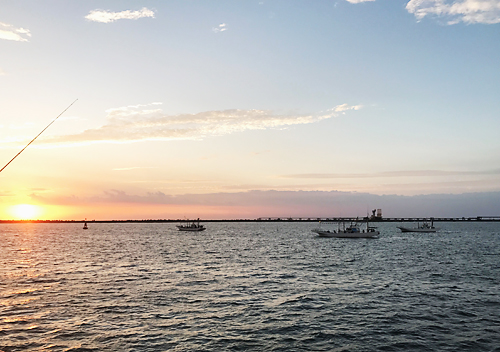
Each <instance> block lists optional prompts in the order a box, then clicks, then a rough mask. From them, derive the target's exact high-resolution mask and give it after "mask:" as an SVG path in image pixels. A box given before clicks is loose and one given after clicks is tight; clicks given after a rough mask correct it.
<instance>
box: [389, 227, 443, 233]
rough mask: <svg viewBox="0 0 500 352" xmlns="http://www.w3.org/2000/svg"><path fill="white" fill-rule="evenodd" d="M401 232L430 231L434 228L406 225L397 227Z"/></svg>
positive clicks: (434, 230)
mask: <svg viewBox="0 0 500 352" xmlns="http://www.w3.org/2000/svg"><path fill="white" fill-rule="evenodd" d="M398 229H400V230H401V232H420V233H432V232H436V231H437V230H436V229H421V228H408V227H398Z"/></svg>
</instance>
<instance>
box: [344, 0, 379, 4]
mask: <svg viewBox="0 0 500 352" xmlns="http://www.w3.org/2000/svg"><path fill="white" fill-rule="evenodd" d="M347 1H348V2H350V3H351V4H359V3H361V2H368V1H375V0H347Z"/></svg>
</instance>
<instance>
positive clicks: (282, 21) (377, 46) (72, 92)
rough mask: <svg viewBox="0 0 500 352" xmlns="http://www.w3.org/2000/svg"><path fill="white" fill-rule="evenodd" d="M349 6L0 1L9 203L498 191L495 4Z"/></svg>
mask: <svg viewBox="0 0 500 352" xmlns="http://www.w3.org/2000/svg"><path fill="white" fill-rule="evenodd" d="M352 2H353V0H352V1H351V2H349V1H346V0H338V1H80V2H76V1H1V0H0V8H1V11H0V53H1V55H0V114H1V120H0V125H1V129H0V147H1V148H0V158H1V159H2V160H4V161H5V163H6V162H7V161H8V160H10V158H11V157H12V156H13V155H14V154H15V153H16V151H17V150H19V148H20V147H22V145H23V143H25V142H26V141H27V140H29V139H31V138H32V137H34V135H36V134H37V133H38V132H39V131H40V130H41V129H42V128H43V127H44V126H45V125H46V124H47V123H48V122H50V121H51V120H52V119H53V118H54V117H55V116H56V115H57V114H58V113H59V112H60V111H62V110H63V109H64V108H65V107H66V106H67V105H69V104H70V103H71V102H72V101H73V100H74V99H76V98H78V99H79V100H78V102H77V103H76V104H75V105H74V106H73V107H72V108H71V109H70V110H69V111H68V112H67V113H66V114H65V115H64V116H63V118H61V120H59V121H57V123H55V124H54V125H53V126H51V128H50V129H49V130H47V132H46V133H45V134H44V135H43V136H42V137H41V138H40V140H39V141H37V143H35V145H33V148H31V147H30V148H31V149H30V150H29V151H28V152H26V153H25V154H24V155H23V156H22V158H20V159H19V160H16V162H15V164H14V163H13V165H12V166H9V169H6V170H5V172H4V173H2V175H1V178H2V180H3V181H4V182H3V183H4V186H3V194H6V195H7V196H5V197H3V198H2V199H3V202H4V204H5V206H6V205H7V204H10V203H12V202H21V199H24V200H22V201H23V202H29V201H30V199H36V200H37V201H38V202H39V203H40V204H42V203H43V202H46V203H47V204H53V205H61V206H62V205H64V204H65V201H64V199H79V200H80V201H81V202H82V203H85V202H90V199H91V197H94V198H92V199H101V200H102V199H106V195H109V193H107V192H109V191H110V190H117V191H120V192H123V193H124V194H127V195H134V196H138V197H143V198H141V199H142V200H141V202H146V203H147V201H145V199H147V197H148V195H150V194H156V193H158V192H160V193H161V194H165V195H177V196H179V197H181V196H182V195H188V194H195V195H201V194H205V195H206V198H207V201H206V202H207V203H206V204H208V205H210V202H211V201H210V199H215V198H216V197H217V196H218V195H220V194H227V193H235V194H237V195H238V197H240V198H238V197H237V196H235V199H241V204H237V202H236V201H235V202H236V203H235V206H240V207H244V204H245V197H246V196H248V194H246V192H250V191H270V190H277V191H292V192H315V191H320V192H330V191H342V192H366V193H370V194H375V195H404V196H414V195H421V194H424V195H425V194H436V193H443V194H447V193H453V194H462V193H470V192H498V191H500V172H499V171H498V165H500V153H499V150H500V139H499V138H498V131H499V130H500V122H499V113H500V102H499V101H500V99H499V98H498V97H499V96H500V69H499V62H500V1H498V0H481V1H479V0H475V1H472V0H454V1H452V0H444V1H437V0H425V1H422V0H411V1H408V0H405V1H393V0H375V1H365V2H363V1H359V3H355V1H354V3H352ZM437 13H439V15H436V14H437ZM116 143H119V144H116ZM41 147H51V148H50V149H46V148H41ZM54 147H57V148H54ZM33 165H36V171H33ZM83 165H85V167H84V166H83ZM89 168H91V169H92V172H90V171H89ZM7 172H8V173H7ZM38 173H40V174H41V175H43V177H42V176H40V174H38ZM61 175H65V177H62V176H61ZM69 179H71V180H70V181H69ZM20 180H23V185H24V186H23V187H21V186H20V185H19V184H18V183H19V182H20ZM64 180H66V181H64ZM66 182H67V183H66ZM28 184H29V186H27V185H28ZM0 190H2V189H1V187H0ZM301 194H302V193H301ZM211 197H212V198H211ZM113 201H116V199H115V198H114V200H113ZM128 202H130V199H129V200H128ZM151 202H152V203H155V202H158V200H152V201H151ZM132 203H133V202H132ZM160 203H161V202H160ZM366 206H369V207H377V204H368V205H366V204H363V205H362V207H363V209H364V208H366ZM214 207H215V205H214ZM296 209H301V210H300V211H303V212H306V211H307V209H302V208H300V204H297V205H296ZM197 211H198V213H199V214H200V215H202V216H203V214H205V215H206V216H211V215H208V213H204V211H203V210H197ZM246 211H247V212H248V214H250V213H252V212H251V211H250V210H246ZM275 211H276V213H280V211H281V210H279V209H278V208H276V209H275ZM300 211H299V210H297V212H300ZM329 211H331V212H334V211H336V208H332V209H329ZM498 211H499V212H500V209H498ZM237 213H238V212H235V214H237ZM210 214H212V213H210ZM217 214H223V212H222V211H221V212H220V213H217ZM252 214H253V213H252ZM263 215H264V216H265V215H266V214H263ZM272 215H273V214H269V216H272ZM278 215H279V214H278ZM311 215H314V214H311ZM332 215H335V214H332ZM460 215H462V214H460ZM466 215H475V214H466ZM68 216H69V215H68ZM110 216H111V215H110ZM131 216H132V215H131ZM137 216H141V215H137ZM187 216H189V214H187ZM214 216H215V215H214Z"/></svg>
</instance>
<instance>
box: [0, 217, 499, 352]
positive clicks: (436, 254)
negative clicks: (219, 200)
mask: <svg viewBox="0 0 500 352" xmlns="http://www.w3.org/2000/svg"><path fill="white" fill-rule="evenodd" d="M436 225H437V227H439V228H441V230H440V232H438V233H435V234H412V233H408V234H402V233H399V230H397V229H396V226H397V224H395V223H380V224H378V226H379V229H380V231H381V235H380V238H378V239H337V238H318V237H316V236H315V235H314V234H313V233H311V231H310V230H311V229H312V228H314V227H315V224H313V223H237V222H234V223H207V224H206V226H207V228H208V229H207V230H206V231H204V232H201V233H186V232H178V231H176V230H175V226H174V224H168V223H155V224H129V223H123V224H122V223H114V224H95V223H89V229H88V230H82V228H81V224H2V225H0V351H4V352H9V351H287V352H290V351H500V292H499V288H500V223H481V222H479V223H437V224H436Z"/></svg>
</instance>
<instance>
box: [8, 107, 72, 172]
mask: <svg viewBox="0 0 500 352" xmlns="http://www.w3.org/2000/svg"><path fill="white" fill-rule="evenodd" d="M77 100H78V99H75V101H74V102H72V103H71V104H69V106H68V107H67V108H66V109H64V110H63V112H61V113H60V114H59V115H57V117H56V118H55V119H54V120H52V122H51V123H49V124H48V125H47V127H45V128H44V129H43V130H42V132H40V133H39V134H37V136H36V137H35V138H33V139H32V140H31V142H29V143H28V144H26V147H24V148H23V149H21V151H20V152H19V153H17V154H16V156H15V157H13V158H12V159H10V161H9V162H8V163H7V164H6V165H5V166H4V167H2V169H1V170H0V172H2V171H3V169H5V168H6V167H7V166H8V165H9V164H10V163H11V162H13V161H14V159H15V158H17V157H18V156H19V154H21V153H22V152H23V151H24V149H26V148H28V146H29V145H30V144H31V143H33V142H34V141H35V139H37V138H38V137H39V136H40V135H41V134H42V133H43V132H44V131H45V130H46V129H47V128H49V127H50V125H52V124H53V123H54V122H55V121H56V120H57V119H58V118H59V116H61V115H62V114H64V113H65V112H66V110H68V109H69V108H70V107H71V105H73V104H74V103H75V102H76V101H77Z"/></svg>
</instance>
